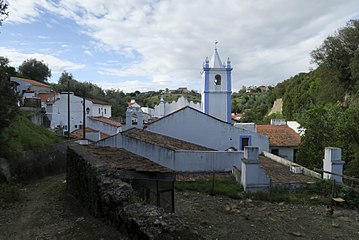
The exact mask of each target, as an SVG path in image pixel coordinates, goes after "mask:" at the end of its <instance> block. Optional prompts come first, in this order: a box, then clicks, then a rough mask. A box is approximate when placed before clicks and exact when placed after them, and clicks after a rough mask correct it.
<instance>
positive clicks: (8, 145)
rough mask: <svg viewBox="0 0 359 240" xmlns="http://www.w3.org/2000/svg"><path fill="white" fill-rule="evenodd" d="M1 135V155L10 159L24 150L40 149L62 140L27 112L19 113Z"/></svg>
mask: <svg viewBox="0 0 359 240" xmlns="http://www.w3.org/2000/svg"><path fill="white" fill-rule="evenodd" d="M0 137H1V139H3V140H4V142H3V146H2V151H1V152H0V157H4V158H8V159H11V157H14V156H16V154H18V153H20V152H22V151H26V150H33V151H38V150H41V149H43V148H44V147H45V146H48V145H51V144H55V143H58V142H60V141H61V138H59V137H58V136H57V135H55V134H54V133H52V132H50V131H48V130H47V129H45V128H44V127H40V126H37V125H35V124H33V123H32V122H31V121H30V120H29V119H28V118H27V114H25V113H21V114H18V115H17V116H16V118H15V119H14V121H13V122H12V123H11V124H10V125H9V127H8V128H6V129H5V130H4V131H2V132H1V133H0Z"/></svg>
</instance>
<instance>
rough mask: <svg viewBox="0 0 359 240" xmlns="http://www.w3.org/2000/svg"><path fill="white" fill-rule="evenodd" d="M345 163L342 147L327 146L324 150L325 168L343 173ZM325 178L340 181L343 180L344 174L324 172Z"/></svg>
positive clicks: (328, 170) (325, 169)
mask: <svg viewBox="0 0 359 240" xmlns="http://www.w3.org/2000/svg"><path fill="white" fill-rule="evenodd" d="M343 165H344V161H342V149H341V148H336V147H326V148H325V152H324V160H323V170H324V171H327V172H332V173H337V174H343ZM323 179H331V180H335V181H336V182H339V183H342V182H343V178H342V176H337V175H332V174H329V173H324V174H323Z"/></svg>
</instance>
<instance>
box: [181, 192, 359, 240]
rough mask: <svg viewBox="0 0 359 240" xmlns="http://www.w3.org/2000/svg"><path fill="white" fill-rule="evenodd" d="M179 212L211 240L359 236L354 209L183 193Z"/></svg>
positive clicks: (183, 218)
mask: <svg viewBox="0 0 359 240" xmlns="http://www.w3.org/2000/svg"><path fill="white" fill-rule="evenodd" d="M176 212H177V214H178V215H179V216H180V217H181V219H182V220H183V221H184V222H185V223H187V224H188V225H190V226H191V227H193V228H195V229H197V231H198V232H199V233H200V234H202V235H203V236H204V237H206V238H207V239H225V240H232V239H317V240H319V239H359V212H358V211H354V210H346V209H340V208H335V211H334V215H333V216H327V215H326V211H325V206H308V205H293V204H284V203H279V204H278V203H269V202H263V201H252V200H250V199H246V200H234V199H230V198H227V197H214V196H209V195H206V194H199V193H193V192H179V193H177V194H176Z"/></svg>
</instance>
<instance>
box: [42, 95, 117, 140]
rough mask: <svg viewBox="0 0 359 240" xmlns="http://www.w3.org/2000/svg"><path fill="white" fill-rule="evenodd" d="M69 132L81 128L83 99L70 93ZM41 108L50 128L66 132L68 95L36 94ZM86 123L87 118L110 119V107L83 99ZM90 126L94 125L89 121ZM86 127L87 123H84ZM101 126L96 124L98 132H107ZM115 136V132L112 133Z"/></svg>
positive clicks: (96, 101)
mask: <svg viewBox="0 0 359 240" xmlns="http://www.w3.org/2000/svg"><path fill="white" fill-rule="evenodd" d="M69 95H70V132H73V131H75V130H77V129H81V128H82V127H83V112H84V111H83V98H82V97H78V96H75V95H74V93H72V92H70V94H69ZM38 97H40V98H41V102H42V105H43V107H44V108H45V111H46V114H47V116H48V118H49V120H50V128H52V129H55V128H63V129H64V131H65V132H68V130H69V129H68V93H67V92H63V93H45V94H38ZM85 114H86V121H87V118H88V117H103V118H110V117H111V105H110V104H108V103H105V102H103V101H99V100H93V99H85ZM90 124H93V125H95V123H92V122H91V121H90ZM86 125H87V123H86ZM100 125H101V126H102V125H103V124H97V125H96V126H97V127H99V128H94V129H95V130H98V131H101V132H102V131H107V130H108V127H104V128H101V127H100ZM112 132H113V134H116V132H117V130H116V131H112Z"/></svg>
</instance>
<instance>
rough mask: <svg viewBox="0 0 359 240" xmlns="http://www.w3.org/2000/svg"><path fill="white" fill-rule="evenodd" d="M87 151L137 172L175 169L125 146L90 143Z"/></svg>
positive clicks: (121, 167) (163, 171) (115, 164)
mask: <svg viewBox="0 0 359 240" xmlns="http://www.w3.org/2000/svg"><path fill="white" fill-rule="evenodd" d="M87 151H88V152H90V153H92V154H94V155H96V156H98V157H99V158H100V159H102V160H104V161H105V162H107V163H109V164H110V165H112V166H113V167H115V168H117V169H119V170H130V171H137V172H160V173H173V172H174V171H173V170H171V169H169V168H166V167H163V166H161V165H159V164H157V163H155V162H153V161H151V160H149V159H147V158H144V157H141V156H138V155H136V154H134V153H131V152H129V151H127V150H126V149H123V148H109V147H98V146H94V145H88V146H87Z"/></svg>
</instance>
